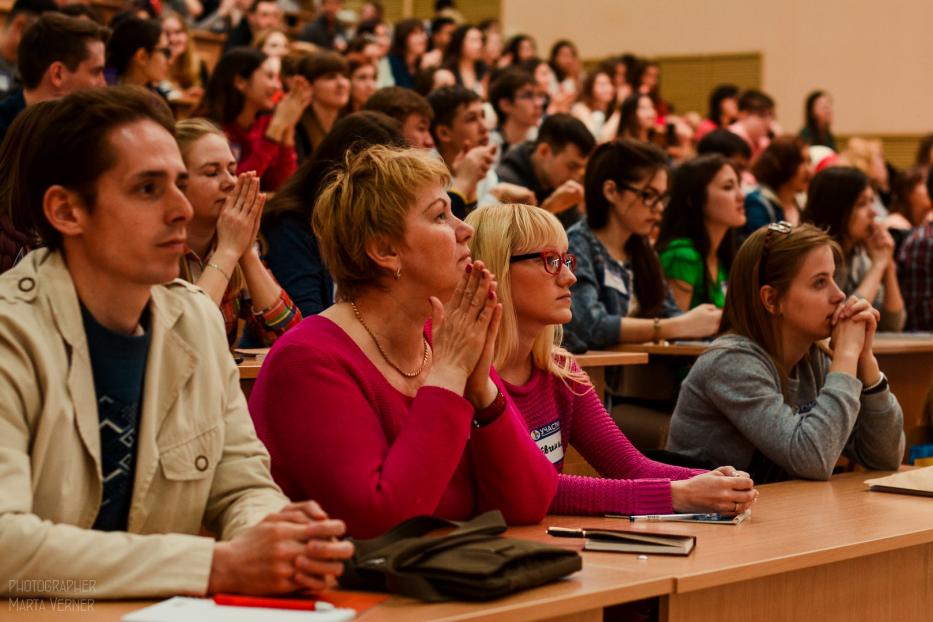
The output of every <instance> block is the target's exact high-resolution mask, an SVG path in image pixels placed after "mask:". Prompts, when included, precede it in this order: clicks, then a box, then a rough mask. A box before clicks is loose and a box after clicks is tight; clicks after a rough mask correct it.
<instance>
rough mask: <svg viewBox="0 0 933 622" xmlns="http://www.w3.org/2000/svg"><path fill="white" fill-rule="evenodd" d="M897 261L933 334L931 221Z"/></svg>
mask: <svg viewBox="0 0 933 622" xmlns="http://www.w3.org/2000/svg"><path fill="white" fill-rule="evenodd" d="M2 164H3V162H2V160H0V165H2ZM0 169H2V166H0ZM931 181H933V176H930V175H928V176H927V194H928V195H929V193H930V191H931V188H930V185H931ZM0 199H2V195H0ZM0 205H2V203H0ZM897 258H898V273H899V281H898V284H899V286H900V289H901V292H902V295H903V297H904V310H905V311H906V313H907V323H906V324H905V326H904V328H905V330H909V331H933V220H931V219H930V218H927V219H926V220H925V222H924V223H923V224H921V225H920V226H918V227H915V228H914V229H913V230H911V231H910V233H909V234H908V235H907V238H906V239H905V240H904V242H903V243H902V244H901V249H900V253H899V254H898V256H897Z"/></svg>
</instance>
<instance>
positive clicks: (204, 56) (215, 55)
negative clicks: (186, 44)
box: [191, 29, 227, 72]
mask: <svg viewBox="0 0 933 622" xmlns="http://www.w3.org/2000/svg"><path fill="white" fill-rule="evenodd" d="M191 36H193V37H194V47H195V49H196V50H197V51H198V54H199V55H200V56H201V60H203V61H204V64H206V65H207V70H208V71H209V72H213V71H214V67H215V66H217V61H218V60H220V57H221V56H223V53H224V44H225V43H226V42H227V35H223V34H219V33H216V32H210V31H207V30H195V29H192V30H191Z"/></svg>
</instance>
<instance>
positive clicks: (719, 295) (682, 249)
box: [655, 155, 745, 311]
mask: <svg viewBox="0 0 933 622" xmlns="http://www.w3.org/2000/svg"><path fill="white" fill-rule="evenodd" d="M744 224H745V205H744V196H743V195H742V186H741V184H740V182H739V174H738V171H736V169H735V167H733V166H732V164H731V163H730V162H729V161H728V160H727V159H726V158H724V157H722V156H721V155H707V156H701V157H699V158H694V159H693V160H688V161H686V162H684V163H683V164H681V165H680V166H679V167H678V168H677V170H675V171H674V174H673V178H672V180H671V200H670V203H668V205H667V207H665V208H664V218H662V219H661V232H660V233H659V234H658V241H657V243H656V244H655V247H656V248H657V250H658V256H659V258H660V259H661V266H662V268H663V269H664V275H665V277H666V278H667V283H668V285H669V286H670V289H671V293H673V295H674V300H675V301H676V302H677V306H678V307H680V308H681V309H682V310H684V311H689V310H690V309H693V308H694V307H697V306H699V305H701V304H705V303H712V304H714V305H716V306H717V307H718V308H720V309H721V308H722V307H723V306H724V305H725V297H726V289H727V282H728V277H729V268H730V267H731V266H732V258H733V257H734V256H735V251H736V248H737V244H736V228H738V227H741V226H743V225H744Z"/></svg>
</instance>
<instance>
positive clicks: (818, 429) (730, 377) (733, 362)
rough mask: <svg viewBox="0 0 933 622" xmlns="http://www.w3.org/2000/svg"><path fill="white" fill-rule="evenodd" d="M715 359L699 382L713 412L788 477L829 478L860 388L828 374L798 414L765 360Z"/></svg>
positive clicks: (746, 356)
mask: <svg viewBox="0 0 933 622" xmlns="http://www.w3.org/2000/svg"><path fill="white" fill-rule="evenodd" d="M715 359H717V360H716V361H715V362H714V361H710V363H711V364H709V365H707V372H708V373H707V374H706V375H705V377H704V378H703V383H704V385H705V391H704V392H705V393H706V395H707V397H708V398H709V400H710V401H711V402H712V404H714V405H715V407H716V408H717V409H718V410H719V412H720V413H722V414H723V415H724V416H725V417H726V418H727V419H728V420H729V421H730V422H731V423H732V424H733V425H734V426H735V427H736V428H737V429H738V430H739V431H740V432H741V433H742V435H743V436H745V438H747V439H748V441H749V442H751V443H752V444H753V445H754V446H755V447H757V448H758V449H759V450H760V451H761V452H762V453H763V454H765V455H766V456H767V457H768V458H770V459H771V460H772V461H774V462H775V463H776V464H779V465H780V466H782V467H784V468H785V469H786V470H787V471H788V473H789V474H791V475H792V476H794V477H800V478H804V479H821V480H825V479H829V477H830V476H831V475H832V473H833V467H834V466H835V464H836V461H837V460H838V459H839V456H840V455H841V454H842V451H843V449H844V448H845V446H846V442H847V441H848V439H849V436H850V434H851V432H852V428H853V426H854V425H855V422H856V418H857V417H858V413H859V394H860V392H861V389H862V383H861V382H859V381H858V380H857V379H856V378H854V377H852V376H850V375H848V374H843V373H839V372H831V373H829V374H827V375H826V381H825V383H824V385H823V388H822V389H821V390H820V391H819V394H818V396H817V398H816V403H815V404H813V407H812V409H811V410H810V411H809V412H807V413H805V414H803V415H798V414H796V413H795V412H794V410H793V409H792V408H791V407H790V406H789V405H788V404H787V403H785V401H784V396H783V394H782V392H781V385H780V379H779V376H778V374H777V370H776V369H775V368H774V366H773V365H772V364H771V363H770V361H766V360H765V359H763V358H762V357H760V356H758V355H756V354H753V353H751V352H741V351H735V350H732V351H729V352H723V353H721V354H719V355H718V356H715Z"/></svg>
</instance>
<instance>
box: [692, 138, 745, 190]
mask: <svg viewBox="0 0 933 622" xmlns="http://www.w3.org/2000/svg"><path fill="white" fill-rule="evenodd" d="M710 153H718V154H719V155H721V156H723V157H725V158H726V159H727V160H729V162H731V163H732V166H734V167H735V170H737V171H738V172H739V180H740V181H741V179H742V175H743V173H745V171H747V170H748V164H749V162H751V159H752V149H751V147H749V146H748V143H747V142H745V141H744V140H742V139H741V138H739V137H738V136H736V135H735V134H733V133H732V132H730V131H729V130H727V129H723V128H718V129H715V130H713V131H711V132H709V133H708V134H706V135H705V136H703V138H701V139H700V142H698V143H697V155H706V154H710Z"/></svg>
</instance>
